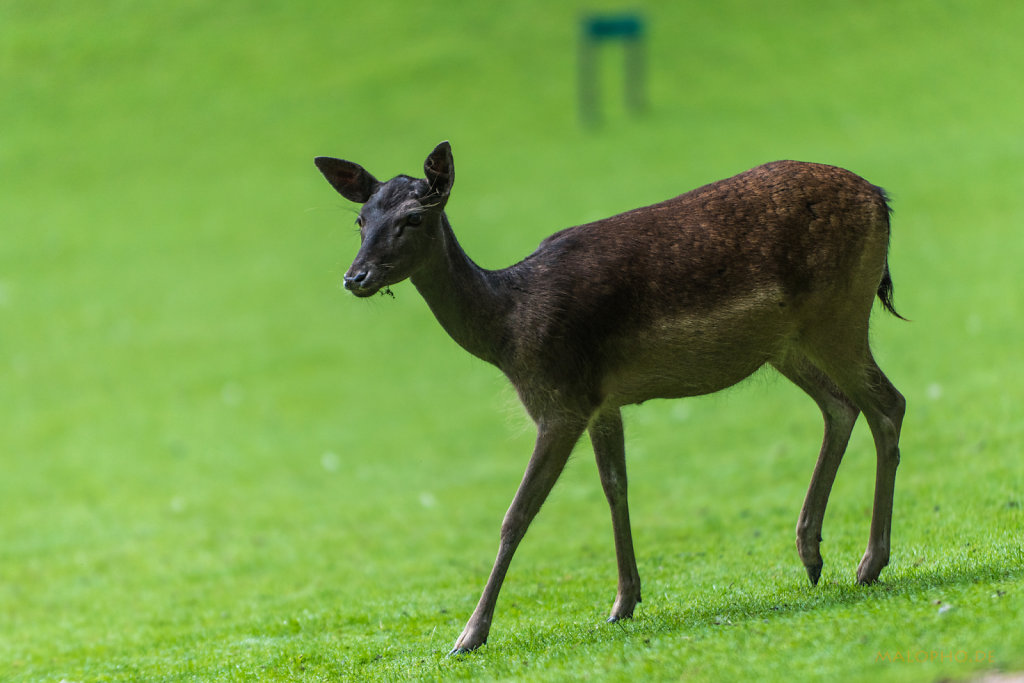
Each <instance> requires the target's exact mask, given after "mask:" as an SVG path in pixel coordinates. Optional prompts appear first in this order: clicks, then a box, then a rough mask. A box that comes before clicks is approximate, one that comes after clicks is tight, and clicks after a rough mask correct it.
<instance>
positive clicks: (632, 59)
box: [579, 14, 647, 123]
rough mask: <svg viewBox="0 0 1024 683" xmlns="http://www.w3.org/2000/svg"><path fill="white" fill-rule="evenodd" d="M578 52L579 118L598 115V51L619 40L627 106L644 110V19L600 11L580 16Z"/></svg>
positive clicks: (591, 120) (592, 119) (593, 119)
mask: <svg viewBox="0 0 1024 683" xmlns="http://www.w3.org/2000/svg"><path fill="white" fill-rule="evenodd" d="M581 28H582V31H581V35H580V48H579V50H580V54H579V60H580V62H579V91H580V118H582V119H583V121H584V122H587V123H594V122H596V121H598V120H600V118H601V112H600V101H601V93H600V89H601V88H600V83H599V74H598V73H597V50H598V49H599V47H600V45H601V44H603V43H608V42H620V43H622V46H623V50H624V53H625V70H624V79H625V83H624V93H625V101H626V108H627V109H629V110H631V111H633V112H634V113H642V112H643V111H644V110H646V109H647V94H646V64H645V61H644V33H645V26H644V20H643V18H642V17H641V16H640V15H638V14H600V15H590V16H586V17H584V18H583V21H582V23H581Z"/></svg>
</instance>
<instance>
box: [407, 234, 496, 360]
mask: <svg viewBox="0 0 1024 683" xmlns="http://www.w3.org/2000/svg"><path fill="white" fill-rule="evenodd" d="M410 280H411V281H412V284H413V285H414V286H415V287H416V289H417V291H419V293H420V295H421V296H422V297H423V299H424V300H425V301H426V302H427V305H428V306H429V307H430V310H431V311H432V312H433V314H434V317H436V318H437V321H438V322H439V323H441V327H443V328H444V330H445V331H446V332H447V333H448V334H449V335H450V336H451V338H452V339H454V340H455V341H456V343H458V344H459V346H461V347H462V348H464V349H465V350H466V351H469V352H470V353H472V354H473V355H474V356H476V357H478V358H480V359H482V360H485V361H487V362H489V363H492V364H494V365H499V366H500V364H501V357H502V345H503V339H505V338H506V336H507V335H506V333H505V327H506V325H505V321H506V319H507V316H508V311H509V310H510V309H511V300H510V296H509V291H508V290H507V288H506V287H503V286H502V284H503V283H502V279H501V277H500V275H499V272H498V271H490V270H485V269H483V268H481V267H480V266H478V265H476V264H475V263H474V262H473V261H472V259H470V258H469V256H468V255H467V254H466V252H465V251H463V249H462V247H461V246H460V245H459V242H458V240H456V239H455V233H454V232H452V228H451V225H450V224H449V223H448V218H447V217H446V216H445V215H444V214H442V215H441V239H440V240H438V243H437V246H436V248H435V249H434V252H433V253H432V254H431V255H430V257H429V258H428V259H427V260H426V261H425V263H424V264H423V266H422V267H420V269H419V270H417V271H416V272H415V273H414V274H413V275H412V277H411V278H410Z"/></svg>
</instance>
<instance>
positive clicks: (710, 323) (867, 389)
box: [315, 141, 906, 655]
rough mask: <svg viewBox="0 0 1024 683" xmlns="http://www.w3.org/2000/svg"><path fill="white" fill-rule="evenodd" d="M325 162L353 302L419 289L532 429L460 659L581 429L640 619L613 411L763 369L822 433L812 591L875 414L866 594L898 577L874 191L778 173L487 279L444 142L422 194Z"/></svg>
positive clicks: (714, 186) (725, 383)
mask: <svg viewBox="0 0 1024 683" xmlns="http://www.w3.org/2000/svg"><path fill="white" fill-rule="evenodd" d="M315 163H316V166H317V167H318V169H319V170H320V172H321V173H322V174H323V175H324V177H325V178H326V179H327V181H328V182H329V183H330V184H331V185H332V186H333V187H334V189H335V190H337V191H338V192H339V193H340V194H341V195H342V196H343V197H345V198H346V199H348V200H349V201H352V202H354V203H356V204H360V205H361V209H360V210H359V213H358V218H357V219H356V223H357V225H358V226H359V233H360V247H359V250H358V252H357V254H356V256H355V259H354V260H353V261H352V265H351V267H350V268H349V269H348V270H347V272H346V273H345V274H344V287H345V289H347V290H348V291H349V292H351V293H352V294H354V295H355V296H357V297H369V296H371V295H373V294H375V293H378V292H381V293H382V292H385V291H390V290H389V289H388V288H389V287H390V286H392V285H395V284H397V283H400V282H402V281H403V280H406V279H408V280H410V281H411V282H412V284H413V286H414V287H415V288H416V290H417V291H418V292H419V293H420V295H421V296H422V297H423V299H424V300H425V301H426V303H427V305H428V306H429V308H430V310H431V311H432V313H433V314H434V316H435V317H436V318H437V320H438V322H439V323H440V324H441V326H442V327H443V328H444V330H445V331H446V332H447V333H448V334H449V335H450V336H451V337H452V339H454V340H455V342H456V343H458V344H459V346H461V347H462V348H463V349H465V350H466V351H468V352H469V353H471V354H473V355H474V356H476V357H477V358H480V359H482V360H484V361H486V362H488V363H491V364H493V365H495V366H497V368H499V369H500V370H501V372H502V373H503V374H504V375H505V376H506V377H507V378H508V380H509V381H510V382H511V384H512V385H513V387H514V388H515V390H516V393H517V394H518V397H519V399H520V401H521V402H522V404H523V406H524V407H525V409H526V412H527V413H528V414H529V416H530V418H531V419H532V421H533V422H534V423H535V425H536V428H537V437H536V443H535V446H534V448H533V453H532V455H531V457H530V460H529V463H528V464H527V466H526V471H525V473H524V475H523V478H522V481H521V482H520V484H519V487H518V489H517V491H516V493H515V495H514V497H513V499H512V502H511V505H510V506H509V508H508V510H507V512H506V513H505V516H504V519H503V520H502V523H501V530H500V535H499V544H498V553H497V556H496V558H495V560H494V565H493V568H492V569H491V572H490V575H489V576H488V578H487V581H486V584H485V586H484V589H483V592H482V594H481V596H480V600H479V602H478V603H477V605H476V608H475V609H474V610H473V613H472V615H471V616H470V618H469V620H468V622H467V623H466V626H465V628H464V629H463V631H462V633H461V634H460V635H459V637H458V638H457V639H456V641H455V644H454V646H453V648H452V650H451V652H450V653H449V654H450V655H462V654H465V653H467V652H469V651H471V650H475V649H477V648H479V647H480V646H481V645H483V644H484V643H486V642H487V638H488V634H489V632H490V628H491V622H492V620H493V617H494V611H495V606H496V604H497V600H498V593H499V591H500V590H501V586H502V583H503V582H504V580H505V576H506V573H507V572H508V569H509V564H510V563H511V561H512V557H513V555H514V554H515V552H516V549H517V547H518V546H519V544H520V542H521V541H522V540H523V537H524V536H525V534H526V530H527V528H528V527H529V526H530V523H531V522H532V521H533V519H534V518H535V516H536V515H537V513H538V511H539V510H540V508H541V506H542V504H543V503H544V501H545V499H546V498H547V497H548V494H549V493H550V492H551V490H552V487H553V486H554V484H555V481H556V480H557V479H558V477H559V475H560V474H561V472H562V470H563V468H564V467H565V465H566V462H567V460H568V458H569V456H570V453H571V452H572V450H573V448H574V447H575V445H576V443H577V441H578V440H579V439H580V438H581V437H582V435H583V433H584V432H586V433H587V434H588V436H589V439H590V442H591V444H592V446H593V452H594V456H595V459H596V461H597V469H598V473H599V478H600V481H601V486H602V488H603V491H604V494H605V497H606V498H607V501H608V506H609V508H610V510H611V518H612V535H613V537H614V547H615V557H616V565H617V571H618V586H617V592H616V595H615V599H614V602H613V604H612V607H611V612H610V614H609V616H608V618H607V621H608V622H616V621H618V620H621V619H628V618H631V617H632V616H633V612H634V610H635V609H636V607H637V605H638V604H639V603H640V601H641V591H640V575H639V572H638V570H637V563H636V556H635V554H634V549H633V540H632V531H631V526H630V520H629V506H628V503H627V479H626V459H625V441H624V436H623V423H622V414H621V409H622V408H623V407H624V406H628V405H633V404H640V403H643V402H644V401H647V400H650V399H673V398H683V397H688V396H699V395H703V394H710V393H714V392H717V391H720V390H722V389H725V388H727V387H730V386H732V385H735V384H737V383H738V382H741V381H742V380H744V379H746V378H747V377H749V376H750V375H752V374H753V373H754V372H756V371H758V370H759V369H760V368H762V367H764V366H770V367H772V368H774V369H775V370H777V371H778V372H779V373H780V374H781V375H782V376H783V377H785V378H786V379H788V380H789V381H791V382H792V383H793V384H795V385H796V386H797V387H799V388H800V389H802V390H803V391H804V392H805V393H806V394H808V395H809V396H810V397H811V399H812V400H813V401H814V402H815V403H816V404H817V406H818V408H819V409H820V411H821V414H822V416H823V419H824V437H823V440H822V444H821V450H820V451H819V453H818V459H817V462H816V464H815V466H814V470H813V472H812V474H811V481H810V485H809V487H808V489H807V494H806V497H805V499H804V501H803V505H802V507H801V509H800V514H799V517H798V520H797V525H796V549H797V553H798V555H799V557H800V560H801V562H802V563H803V566H804V568H805V570H806V572H807V577H808V579H809V580H810V583H811V585H812V586H815V585H817V583H818V580H819V578H820V577H821V572H822V567H823V560H822V556H821V551H820V543H821V541H822V538H821V529H822V520H823V518H824V515H825V507H826V505H827V503H828V498H829V494H830V491H831V489H832V485H833V482H834V481H835V477H836V472H837V469H838V468H839V465H840V462H841V460H842V458H843V454H844V452H845V451H846V447H847V443H848V441H849V438H850V434H851V431H852V430H853V427H854V423H855V422H856V420H857V417H858V416H859V415H860V414H861V413H863V414H864V417H865V419H866V420H867V423H868V426H869V427H870V430H871V435H872V437H873V441H874V446H875V451H876V472H875V486H874V500H873V506H872V512H871V524H870V532H869V535H868V542H867V548H866V550H865V552H864V555H863V558H862V559H861V561H860V563H859V565H858V566H857V573H856V579H857V582H858V583H859V584H870V583H873V582H875V581H876V580H877V579H878V577H879V574H880V573H881V571H882V569H883V567H885V566H886V565H887V564H888V562H889V549H890V532H891V525H892V508H893V491H894V486H895V477H896V469H897V466H898V465H899V461H900V452H899V438H900V428H901V425H902V422H903V415H904V411H905V405H906V402H905V399H904V397H903V395H902V394H900V392H899V391H897V390H896V388H895V387H894V386H893V385H892V383H891V382H890V381H889V380H888V378H887V377H886V376H885V375H884V374H883V373H882V370H881V369H880V368H879V367H878V365H877V363H876V362H875V360H874V358H873V356H872V352H871V348H870V345H869V341H868V324H869V317H870V315H871V312H872V307H873V305H874V300H875V297H878V299H879V300H880V302H881V304H882V307H883V308H884V309H885V310H886V311H888V312H889V313H891V314H892V315H895V316H897V317H899V318H901V319H902V316H900V315H899V313H897V311H896V309H895V308H894V304H893V281H892V278H891V276H890V272H889V263H888V261H889V258H888V253H889V233H890V214H891V210H890V202H889V199H888V196H887V195H886V192H885V191H884V190H883V189H882V188H880V187H877V186H875V185H872V184H871V183H869V182H868V181H866V180H864V179H863V178H861V177H860V176H858V175H855V174H854V173H852V172H850V171H847V170H845V169H842V168H839V167H835V166H828V165H823V164H815V163H807V162H798V161H776V162H771V163H767V164H764V165H761V166H758V167H756V168H753V169H751V170H748V171H745V172H743V173H740V174H738V175H735V176H733V177H730V178H727V179H725V180H719V181H718V182H714V183H711V184H709V185H705V186H703V187H699V188H697V189H695V190H692V191H689V192H686V193H685V194H681V195H679V196H677V197H675V198H673V199H668V200H666V201H663V202H660V203H657V204H653V205H651V206H645V207H642V208H638V209H634V210H631V211H627V212H625V213H621V214H618V215H615V216H611V217H610V218H605V219H602V220H597V221H594V222H591V223H587V224H585V225H578V226H575V227H570V228H567V229H564V230H561V231H559V232H556V233H554V234H553V235H551V236H550V237H548V238H546V239H544V240H543V241H542V242H541V243H540V245H539V246H538V247H537V249H536V250H535V251H534V252H533V253H532V254H530V255H529V256H527V257H526V258H525V259H523V260H522V261H520V262H518V263H516V264H515V265H512V266H509V267H507V268H503V269H499V270H487V269H484V268H481V267H480V266H478V265H477V264H476V263H474V262H473V261H472V260H471V259H470V258H469V256H468V255H467V254H466V253H465V251H463V249H462V247H461V246H460V245H459V242H458V241H457V240H456V238H455V234H454V232H453V231H452V227H451V224H450V223H449V221H448V218H447V215H446V213H445V207H446V205H447V203H448V200H449V198H450V195H451V191H452V186H453V183H454V180H455V163H454V159H453V156H452V149H451V145H450V144H449V143H448V142H447V141H446V142H442V143H441V144H439V145H437V147H436V148H435V149H434V150H433V151H432V152H431V153H430V154H429V156H427V158H426V161H425V162H424V165H423V172H424V177H423V178H415V177H411V176H408V175H398V176H396V177H394V178H392V179H391V180H388V181H386V182H381V181H379V180H377V179H376V178H375V177H374V176H373V175H372V174H370V173H369V172H368V171H366V170H365V169H364V168H363V167H362V166H360V165H358V164H356V163H353V162H350V161H344V160H341V159H336V158H332V157H317V158H316V159H315Z"/></svg>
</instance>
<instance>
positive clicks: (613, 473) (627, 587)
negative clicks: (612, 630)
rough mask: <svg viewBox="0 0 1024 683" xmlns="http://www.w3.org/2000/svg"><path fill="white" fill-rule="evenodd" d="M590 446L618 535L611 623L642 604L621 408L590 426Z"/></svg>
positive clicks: (609, 411)
mask: <svg viewBox="0 0 1024 683" xmlns="http://www.w3.org/2000/svg"><path fill="white" fill-rule="evenodd" d="M589 431H590V443H592V444H593V446H594V456H595V457H596V459H597V471H598V473H599V474H600V475H601V486H602V488H604V495H605V497H606V498H607V499H608V507H609V508H611V512H612V533H613V534H614V536H615V560H616V564H617V565H618V570H619V587H618V592H617V593H616V595H615V603H614V604H613V605H612V611H611V614H610V615H609V616H608V621H609V622H615V621H618V620H619V619H628V618H629V617H632V616H633V609H634V608H636V604H637V603H638V602H640V572H639V571H637V568H636V556H635V555H634V554H633V535H632V531H631V529H630V525H629V504H628V503H627V500H626V445H625V441H624V438H623V434H622V414H621V413H620V412H619V409H618V408H614V409H610V410H607V411H605V412H603V413H601V414H600V415H598V416H597V418H595V419H594V421H593V422H592V423H591V425H590V429H589Z"/></svg>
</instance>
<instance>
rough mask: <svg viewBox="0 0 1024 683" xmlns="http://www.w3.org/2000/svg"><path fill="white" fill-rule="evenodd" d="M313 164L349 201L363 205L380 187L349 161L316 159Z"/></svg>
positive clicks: (365, 171)
mask: <svg viewBox="0 0 1024 683" xmlns="http://www.w3.org/2000/svg"><path fill="white" fill-rule="evenodd" d="M314 163H316V167H317V168H319V169H320V172H321V173H323V174H324V177H325V178H327V182H329V183H330V184H331V186H332V187H333V188H334V189H335V190H337V191H338V192H340V193H341V196H342V197H344V198H345V199H348V200H349V201H353V202H357V203H359V204H365V203H366V200H368V199H369V198H370V195H372V194H373V193H374V192H375V191H376V190H377V187H378V186H380V183H379V182H378V181H377V179H376V178H374V177H373V176H372V175H370V173H369V172H368V171H367V170H366V169H365V168H363V167H362V166H360V165H359V164H354V163H352V162H351V161H344V160H342V159H334V158H331V157H317V158H316V159H314Z"/></svg>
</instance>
